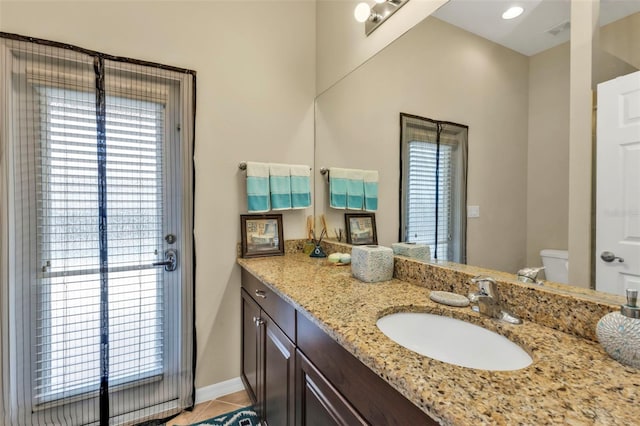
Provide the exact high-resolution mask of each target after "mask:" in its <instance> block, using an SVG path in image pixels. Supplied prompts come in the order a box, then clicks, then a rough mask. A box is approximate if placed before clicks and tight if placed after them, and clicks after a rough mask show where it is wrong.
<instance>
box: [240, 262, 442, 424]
mask: <svg viewBox="0 0 640 426" xmlns="http://www.w3.org/2000/svg"><path fill="white" fill-rule="evenodd" d="M241 378H242V381H243V383H244V385H245V388H246V389H247V392H248V393H249V396H250V397H251V399H252V401H253V402H254V404H255V410H256V411H257V412H258V414H259V415H260V418H261V420H262V421H263V422H264V424H266V425H269V426H289V425H294V424H295V425H300V426H330V425H339V426H357V425H369V424H370V425H402V426H404V425H436V424H437V423H436V422H435V421H434V420H433V419H431V418H430V417H429V416H428V415H426V414H425V413H424V412H422V411H421V410H420V409H419V408H418V407H416V406H415V405H414V404H413V403H411V402H410V401H409V400H407V399H406V398H405V397H404V396H402V395H401V394H400V393H399V392H397V391H396V390H395V389H393V388H392V387H391V386H390V385H389V384H388V383H387V382H385V381H384V380H383V379H382V378H380V377H378V375H376V374H375V373H374V372H373V371H371V370H370V369H369V368H368V367H367V366H366V365H364V364H363V363H362V362H361V361H360V360H358V359H357V358H355V357H354V356H353V355H351V354H350V353H349V352H348V351H347V350H346V349H344V348H343V347H342V346H340V345H339V344H338V343H337V342H336V341H334V340H333V339H332V338H331V337H329V335H328V334H326V333H325V332H324V331H323V330H321V329H320V328H319V327H318V325H316V324H315V323H314V322H312V321H311V320H310V319H309V318H307V317H306V316H305V315H303V314H302V313H300V312H296V309H295V308H294V307H293V306H292V305H291V304H289V303H288V302H286V301H285V300H284V299H283V298H282V297H280V296H279V295H278V294H276V293H275V292H273V291H272V290H271V289H270V288H269V287H267V286H266V285H264V284H263V283H262V282H260V281H259V280H258V279H257V278H256V277H254V276H253V275H252V274H251V273H249V272H248V271H246V270H245V269H243V270H242V372H241Z"/></svg>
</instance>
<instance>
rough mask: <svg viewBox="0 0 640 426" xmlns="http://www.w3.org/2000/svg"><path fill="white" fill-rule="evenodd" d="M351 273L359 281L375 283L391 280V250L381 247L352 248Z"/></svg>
mask: <svg viewBox="0 0 640 426" xmlns="http://www.w3.org/2000/svg"><path fill="white" fill-rule="evenodd" d="M351 273H352V275H353V276H354V277H356V278H357V279H359V280H360V281H364V282H367V283H377V282H380V281H388V280H390V279H392V278H393V250H391V249H390V248H389V247H382V246H353V248H352V249H351Z"/></svg>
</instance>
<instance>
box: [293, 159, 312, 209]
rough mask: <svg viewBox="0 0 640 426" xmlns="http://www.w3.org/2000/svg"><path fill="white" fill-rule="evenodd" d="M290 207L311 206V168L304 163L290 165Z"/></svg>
mask: <svg viewBox="0 0 640 426" xmlns="http://www.w3.org/2000/svg"><path fill="white" fill-rule="evenodd" d="M289 171H290V173H291V208H292V209H306V208H308V207H311V168H310V167H309V166H305V165H297V164H293V165H291V167H290V169H289Z"/></svg>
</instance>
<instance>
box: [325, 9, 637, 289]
mask: <svg viewBox="0 0 640 426" xmlns="http://www.w3.org/2000/svg"><path fill="white" fill-rule="evenodd" d="M524 4H525V5H526V6H525V9H526V10H525V14H523V16H522V18H523V19H520V20H519V21H518V20H517V19H514V20H512V21H510V22H508V23H506V24H504V25H503V24H502V23H500V22H499V21H498V20H501V18H500V15H501V14H502V12H503V11H504V10H503V9H506V8H507V6H508V5H509V2H502V1H495V0H487V1H481V0H478V1H469V0H451V1H449V2H448V3H447V4H445V5H444V6H442V7H441V8H440V9H439V10H438V11H437V12H436V13H435V14H434V15H433V16H430V17H428V18H426V19H425V20H424V21H422V22H421V23H419V24H417V25H416V26H414V27H413V28H412V29H411V30H410V31H408V32H407V33H405V34H404V35H403V36H401V37H400V38H398V39H397V40H395V41H394V42H393V43H392V44H391V45H389V46H388V47H386V48H385V49H384V50H382V51H380V52H379V53H378V54H376V55H375V56H374V57H373V58H371V59H370V60H369V61H368V62H366V63H365V64H363V65H362V66H360V67H359V68H357V69H356V70H354V71H353V72H351V73H350V74H349V75H347V76H346V77H344V78H343V79H341V80H340V81H339V82H337V83H336V84H335V85H333V86H332V87H331V88H330V89H328V90H326V91H325V92H323V93H321V94H320V95H319V96H318V97H317V99H316V148H315V170H320V169H321V168H323V167H346V168H357V169H375V170H378V171H379V176H380V182H379V209H378V211H377V212H376V222H377V228H378V242H379V244H381V245H386V246H390V245H391V244H392V243H394V242H396V241H398V240H399V227H400V223H401V218H400V207H399V206H400V204H399V197H400V195H399V194H400V142H399V137H400V113H405V114H411V115H417V116H420V117H427V118H429V119H432V120H442V121H449V122H454V123H460V124H462V125H465V126H468V177H467V200H466V203H467V206H477V207H478V210H479V216H478V217H473V218H467V223H466V227H467V230H466V233H467V243H466V248H467V250H466V255H467V263H468V264H470V265H476V266H480V267H485V268H490V269H495V270H500V271H506V272H510V273H515V272H516V271H517V270H519V269H520V268H523V267H525V266H539V265H540V264H541V261H540V256H539V252H540V250H541V249H545V248H552V249H567V248H568V238H569V237H568V232H569V231H568V228H569V221H570V220H571V219H570V217H569V194H570V191H571V188H570V185H569V115H570V114H569V112H570V102H569V92H570V42H569V35H570V22H569V20H570V16H571V9H570V8H571V4H570V1H569V0H566V1H559V0H558V1H556V0H542V1H527V2H524ZM527 8H528V10H527ZM600 18H601V25H602V27H601V31H600V45H601V46H603V47H605V48H606V51H605V53H604V54H601V55H598V61H595V62H594V63H597V65H598V66H597V69H594V70H593V75H594V79H596V80H598V81H595V82H594V83H598V82H600V81H606V80H609V79H612V78H615V77H617V76H619V75H624V74H628V73H630V72H633V71H634V70H637V69H638V68H640V60H639V58H638V53H637V51H638V50H639V49H640V43H639V40H638V38H639V37H640V34H639V32H638V31H637V30H634V28H638V27H639V25H640V2H637V1H615V2H612V1H609V0H602V2H601V5H600ZM491 19H493V20H496V21H495V22H493V21H489V20H491ZM634 31H635V32H634ZM634 37H635V38H634ZM594 87H595V86H594ZM328 188H329V186H328V183H327V179H326V176H324V177H323V176H320V175H316V179H315V210H316V211H315V213H316V215H320V214H325V215H326V218H327V221H328V222H329V228H330V229H333V228H338V227H344V213H345V211H344V210H336V209H332V208H329V201H328ZM639 196H640V194H639ZM639 261H640V259H639ZM580 284H581V285H582V286H583V287H587V286H588V285H589V284H588V283H580Z"/></svg>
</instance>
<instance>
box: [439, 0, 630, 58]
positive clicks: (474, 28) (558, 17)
mask: <svg viewBox="0 0 640 426" xmlns="http://www.w3.org/2000/svg"><path fill="white" fill-rule="evenodd" d="M511 6H522V7H523V8H524V13H523V14H522V15H520V16H519V17H517V18H515V19H511V20H504V19H502V13H503V12H504V11H505V10H507V9H508V8H509V7H511ZM636 12H640V0H600V25H606V24H608V23H611V22H614V21H617V20H618V19H621V18H623V17H625V16H628V15H631V14H633V13H636ZM570 15H571V1H570V0H450V1H449V2H448V3H447V4H445V5H444V6H442V7H441V8H440V9H438V10H437V11H436V12H435V13H434V14H433V16H435V17H436V18H438V19H441V20H443V21H446V22H448V23H450V24H452V25H455V26H457V27H460V28H462V29H464V30H466V31H469V32H472V33H474V34H477V35H479V36H481V37H484V38H486V39H488V40H491V41H493V42H495V43H498V44H501V45H503V46H505V47H508V48H510V49H512V50H515V51H517V52H520V53H522V54H524V55H527V56H531V55H535V54H536V53H539V52H542V51H544V50H547V49H549V48H551V47H554V46H557V45H559V44H562V43H564V42H566V41H568V40H569V35H570V29H569V28H568V26H567V28H565V29H564V30H563V31H561V32H560V33H558V34H557V35H552V34H550V33H548V32H547V31H548V30H549V29H551V28H554V27H556V26H558V25H561V24H563V23H566V22H568V21H569V20H570Z"/></svg>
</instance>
